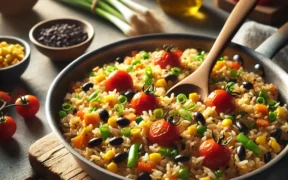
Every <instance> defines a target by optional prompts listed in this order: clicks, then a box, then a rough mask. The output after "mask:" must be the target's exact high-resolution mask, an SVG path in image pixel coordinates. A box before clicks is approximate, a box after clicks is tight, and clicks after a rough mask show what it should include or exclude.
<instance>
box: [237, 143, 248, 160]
mask: <svg viewBox="0 0 288 180" xmlns="http://www.w3.org/2000/svg"><path fill="white" fill-rule="evenodd" d="M236 152H237V155H238V157H239V159H240V161H243V160H245V159H246V151H245V148H244V146H242V145H241V146H238V147H237V149H236Z"/></svg>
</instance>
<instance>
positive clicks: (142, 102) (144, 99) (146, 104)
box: [131, 92, 159, 115]
mask: <svg viewBox="0 0 288 180" xmlns="http://www.w3.org/2000/svg"><path fill="white" fill-rule="evenodd" d="M131 106H132V108H134V109H135V110H136V114H137V115H140V114H142V112H143V111H149V110H152V111H153V110H154V109H156V108H157V107H158V106H159V102H158V100H157V98H156V97H155V96H154V95H152V94H145V93H144V92H139V93H137V94H135V95H134V97H133V98H132V100H131Z"/></svg>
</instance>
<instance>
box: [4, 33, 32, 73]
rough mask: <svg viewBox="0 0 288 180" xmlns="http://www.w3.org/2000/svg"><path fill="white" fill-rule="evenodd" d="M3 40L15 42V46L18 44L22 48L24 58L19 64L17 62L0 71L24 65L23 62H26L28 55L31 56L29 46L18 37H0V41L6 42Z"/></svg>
mask: <svg viewBox="0 0 288 180" xmlns="http://www.w3.org/2000/svg"><path fill="white" fill-rule="evenodd" d="M5 39H9V40H15V41H17V42H18V43H17V44H20V45H22V46H24V51H25V56H24V58H23V59H22V60H21V61H20V62H18V63H16V64H13V65H11V66H7V67H4V68H0V71H1V70H8V69H12V68H14V67H16V66H18V65H20V64H22V63H24V61H26V60H27V59H28V58H29V56H30V54H31V48H30V46H29V44H28V43H27V42H26V41H25V40H23V39H21V38H18V37H15V36H0V41H6V40H5ZM7 43H9V42H7Z"/></svg>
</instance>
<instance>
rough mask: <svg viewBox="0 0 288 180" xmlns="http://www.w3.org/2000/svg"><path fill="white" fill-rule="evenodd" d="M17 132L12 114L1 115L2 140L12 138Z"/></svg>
mask: <svg viewBox="0 0 288 180" xmlns="http://www.w3.org/2000/svg"><path fill="white" fill-rule="evenodd" d="M15 132H16V123H15V121H14V119H13V118H12V117H10V116H2V117H0V141H5V140H8V139H10V138H11V137H12V136H13V135H14V133H15Z"/></svg>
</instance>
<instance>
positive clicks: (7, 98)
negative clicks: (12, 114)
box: [0, 91, 11, 104]
mask: <svg viewBox="0 0 288 180" xmlns="http://www.w3.org/2000/svg"><path fill="white" fill-rule="evenodd" d="M0 99H2V100H3V101H5V102H7V103H9V101H10V99H11V97H10V96H9V95H8V93H6V92H4V91H0ZM0 104H1V103H0Z"/></svg>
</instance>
